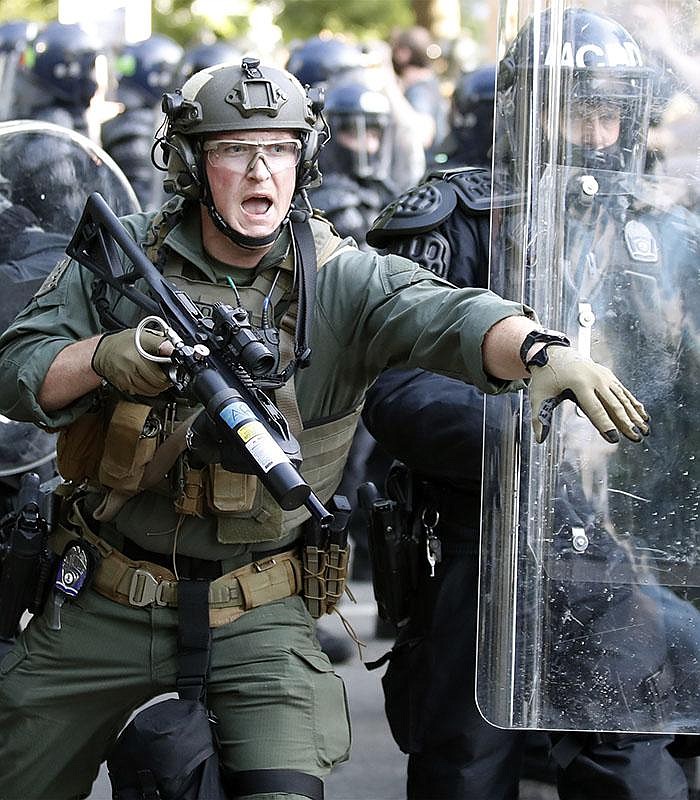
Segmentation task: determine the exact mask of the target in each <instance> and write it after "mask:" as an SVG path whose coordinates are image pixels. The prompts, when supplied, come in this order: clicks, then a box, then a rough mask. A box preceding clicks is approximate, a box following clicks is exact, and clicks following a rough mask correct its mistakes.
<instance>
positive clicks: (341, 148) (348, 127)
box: [309, 72, 396, 249]
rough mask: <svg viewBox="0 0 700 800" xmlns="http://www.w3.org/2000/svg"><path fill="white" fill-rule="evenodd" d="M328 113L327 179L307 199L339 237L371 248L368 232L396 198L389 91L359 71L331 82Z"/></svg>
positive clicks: (323, 161) (324, 157)
mask: <svg viewBox="0 0 700 800" xmlns="http://www.w3.org/2000/svg"><path fill="white" fill-rule="evenodd" d="M324 114H325V116H326V119H327V121H328V127H329V128H330V132H331V138H330V141H329V142H327V144H326V145H325V146H324V148H323V150H321V154H320V156H319V167H320V169H321V172H322V173H323V183H322V184H321V186H320V187H318V188H316V189H312V190H311V192H310V193H309V199H310V200H311V204H312V206H313V207H314V208H318V209H319V210H320V211H323V212H324V214H325V215H326V217H328V219H329V220H330V221H331V222H332V223H333V225H334V226H335V229H336V230H337V231H338V233H340V235H341V236H352V238H353V239H355V241H356V242H357V244H358V246H359V247H360V248H362V249H369V247H368V245H367V243H366V242H365V234H366V233H367V231H368V230H369V229H370V227H371V226H372V223H373V222H374V220H375V219H376V217H377V215H378V214H379V212H380V211H381V210H382V208H384V206H385V205H386V204H387V203H388V202H389V201H390V200H391V199H393V198H394V197H395V195H396V190H395V188H394V186H393V183H392V180H391V175H390V170H391V155H392V149H393V144H394V126H393V124H392V119H391V107H390V105H389V100H388V98H387V96H386V95H385V94H384V93H383V92H380V91H376V90H375V89H373V88H372V85H371V81H370V80H368V78H367V77H363V76H361V75H360V74H358V73H357V72H354V73H353V74H352V75H351V76H349V77H345V78H341V79H339V80H338V81H337V82H336V81H333V82H331V84H330V85H329V87H328V90H327V92H326V99H325V107H324Z"/></svg>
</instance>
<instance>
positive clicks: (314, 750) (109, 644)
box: [0, 212, 530, 800]
mask: <svg viewBox="0 0 700 800" xmlns="http://www.w3.org/2000/svg"><path fill="white" fill-rule="evenodd" d="M152 218H153V215H144V214H141V215H135V216H132V217H128V218H126V219H125V220H124V222H125V225H126V227H127V228H128V229H129V230H130V231H131V233H132V235H134V237H135V238H136V239H137V240H138V241H141V242H143V241H144V239H145V238H146V236H147V233H148V232H149V229H150V226H151V221H152ZM312 222H313V232H314V237H315V240H316V243H317V245H319V243H320V242H323V246H325V247H326V248H327V247H328V242H329V241H330V242H331V249H333V248H334V247H335V248H336V249H337V250H338V252H339V254H338V255H337V256H336V257H331V258H329V259H328V260H327V263H325V265H323V266H322V267H321V268H320V269H319V273H318V280H317V288H316V300H315V310H314V319H313V326H312V345H313V357H312V362H311V365H310V366H309V367H308V368H306V369H303V370H299V371H297V373H296V375H295V391H296V399H297V403H298V409H299V413H300V417H301V421H302V423H303V427H304V431H303V432H302V433H301V434H300V436H299V439H300V442H301V445H302V452H303V454H304V456H305V462H304V464H302V473H303V472H304V466H305V465H306V463H307V459H308V460H309V461H310V462H311V463H313V461H314V457H315V455H317V454H318V452H319V451H323V449H324V445H323V443H324V435H323V432H324V431H330V434H331V438H332V437H333V436H335V438H334V439H333V438H332V441H333V443H334V446H335V447H337V448H338V450H339V452H341V453H344V454H345V455H346V454H347V448H345V447H344V446H341V445H342V441H344V440H345V439H347V444H348V445H349V442H350V440H351V438H352V433H353V431H354V422H355V420H356V418H357V417H356V414H357V410H358V409H359V408H360V407H361V404H362V401H363V397H364V393H365V390H366V389H367V387H368V386H369V385H370V384H371V383H372V381H373V380H374V379H375V378H376V377H377V375H378V374H379V373H380V372H381V371H382V370H383V369H385V368H387V367H423V368H426V369H430V370H433V371H439V372H441V373H443V374H446V375H449V376H453V377H460V378H463V379H464V380H466V381H469V382H472V383H474V384H475V385H477V386H478V387H479V388H481V389H482V390H484V391H488V392H499V391H506V390H513V389H514V388H518V385H517V384H508V383H505V382H494V381H493V380H490V379H489V377H488V376H487V375H485V373H484V371H483V367H482V360H481V343H482V340H483V337H484V335H485V333H486V331H487V330H488V329H489V328H490V327H491V326H492V325H494V324H495V323H496V322H498V321H499V320H501V319H503V318H505V317H507V316H510V315H514V314H522V313H528V314H529V313H530V312H529V310H527V309H523V307H522V306H520V305H518V304H515V303H510V302H506V301H503V300H501V299H500V298H498V297H496V296H495V295H493V294H491V293H489V292H486V291H482V290H478V289H463V290H457V289H454V288H452V287H451V286H450V285H449V284H447V283H446V282H444V281H442V280H440V279H438V278H436V276H435V275H434V274H433V273H431V272H427V271H425V270H423V269H420V268H419V267H417V266H416V265H415V264H413V263H412V262H410V261H408V260H406V259H403V258H399V257H394V256H387V257H380V256H376V255H369V254H366V253H362V252H360V251H359V250H357V249H355V248H354V247H352V246H348V243H347V242H343V241H341V240H339V239H337V237H335V241H334V240H333V239H332V233H331V232H330V229H329V228H328V227H327V226H326V224H325V223H322V222H319V221H316V220H313V221H312ZM164 241H165V244H166V245H167V248H169V249H168V250H167V252H168V253H169V254H170V256H171V259H170V261H174V262H177V263H179V264H180V266H179V267H178V269H177V270H176V272H177V271H179V272H180V273H181V274H180V276H179V277H175V276H174V277H173V279H174V280H176V281H177V282H180V284H181V285H183V286H185V287H186V288H187V291H188V292H189V293H190V295H191V296H192V297H193V299H195V301H200V302H201V298H202V297H203V296H204V294H206V292H205V289H206V287H209V288H210V287H211V285H212V284H216V287H217V294H218V296H220V298H221V299H222V300H223V301H224V302H233V299H234V298H233V293H232V290H231V289H230V288H229V286H228V283H227V278H228V277H230V278H231V279H232V280H233V281H234V282H235V284H236V285H237V286H238V288H239V291H240V292H241V296H242V298H243V301H244V305H246V306H248V305H250V306H253V307H251V308H249V310H250V311H251V314H252V317H253V320H254V321H255V320H257V319H258V318H259V316H258V315H259V306H260V303H259V301H258V303H257V308H255V306H256V301H255V297H254V293H251V292H248V294H245V291H246V286H250V285H251V284H252V283H253V282H254V281H255V280H256V279H257V278H259V276H261V275H263V274H264V273H266V272H267V271H271V272H277V270H280V269H281V270H282V271H284V270H286V271H287V272H288V273H289V274H291V256H290V255H289V253H288V250H289V248H288V244H289V240H288V235H287V234H286V233H283V235H282V236H281V237H280V239H279V240H278V242H277V243H276V244H275V246H274V247H273V249H272V250H271V251H270V252H269V253H268V254H267V255H266V256H265V257H264V258H263V259H262V261H261V262H260V264H259V265H258V267H257V268H256V269H255V270H248V269H236V268H232V267H229V266H227V265H225V264H222V263H220V262H217V261H216V260H214V259H212V258H211V257H210V256H208V255H207V254H205V253H204V252H203V250H202V246H201V232H200V222H199V214H198V213H197V212H196V213H191V214H187V213H186V214H184V215H183V216H182V219H181V220H180V222H179V223H178V224H176V225H175V226H174V227H173V228H172V230H170V231H169V233H168V234H167V237H166V238H165V239H164ZM317 249H318V247H317ZM165 271H166V274H169V272H168V265H167V264H166V269H165ZM92 283H93V278H92V276H91V275H90V274H89V273H88V272H87V271H85V270H83V269H82V268H81V267H80V266H79V265H77V264H75V263H70V264H67V266H66V265H64V266H63V267H60V268H57V269H56V270H54V273H53V274H52V276H50V277H49V279H47V282H46V283H45V285H44V287H42V289H41V290H40V291H39V292H38V293H37V295H36V297H35V298H34V299H33V301H32V302H31V304H30V305H29V306H28V308H27V309H26V310H25V311H24V312H22V314H20V316H19V317H18V318H17V320H16V321H15V322H14V324H13V325H12V326H11V327H10V329H9V330H8V331H7V332H6V333H5V334H4V335H3V337H2V339H0V369H1V370H2V374H3V381H2V384H1V385H0V408H1V409H2V411H3V413H5V414H8V415H9V416H11V417H12V418H15V419H21V420H30V421H33V422H35V423H37V424H39V425H41V426H46V427H49V428H62V427H64V426H67V425H69V424H70V423H72V422H73V421H74V420H76V419H78V418H80V417H81V416H82V415H85V414H86V412H91V411H94V409H95V407H96V405H98V401H99V398H100V396H101V392H100V391H98V392H94V393H91V394H89V395H87V396H85V397H83V398H81V399H79V400H78V401H76V402H75V403H73V404H72V405H70V406H69V407H67V408H64V409H62V410H60V411H58V412H56V413H52V414H46V413H44V412H43V411H42V410H41V408H40V407H39V405H38V402H37V393H38V391H39V388H40V386H41V384H42V381H43V378H44V376H45V374H46V372H47V370H48V368H49V366H50V364H51V363H52V361H53V359H54V358H55V357H56V355H57V354H58V353H59V352H60V351H61V350H62V349H63V348H65V347H66V346H68V345H70V344H71V343H73V342H75V341H77V340H80V339H84V338H87V337H90V336H92V335H94V334H96V333H99V332H100V331H101V327H100V324H99V321H98V315H97V313H96V311H95V309H94V307H93V305H92V303H91V299H90V298H91V293H92ZM282 283H283V282H282ZM200 290H201V291H200ZM277 299H278V300H279V303H278V305H279V306H280V307H283V306H284V305H285V303H284V298H283V297H282V298H277ZM116 310H117V311H119V312H120V314H121V315H122V316H126V317H129V316H130V315H132V316H133V322H135V321H136V319H137V318H138V316H139V314H138V313H137V312H136V311H135V309H134V308H133V307H130V305H129V302H128V301H125V300H120V301H119V302H118V303H117V306H116ZM281 313H282V312H281V311H280V312H279V313H276V322H277V323H279V321H280V320H279V317H280V315H281ZM338 420H345V422H344V423H343V424H344V425H345V427H346V428H347V431H346V432H345V433H343V432H342V431H341V436H340V439H341V440H342V441H341V445H339V444H338V436H337V434H338V431H337V430H334V428H333V426H334V424H335V423H336V422H337V421H338ZM348 420H349V422H348ZM323 426H326V428H324V427H323ZM314 431H316V432H317V433H318V431H321V435H320V436H319V435H316V436H313V435H312V434H313V432H314ZM309 442H311V443H312V444H311V445H310V444H309ZM310 451H311V452H310ZM314 451H315V452H314ZM322 461H323V459H322ZM342 462H343V459H342V458H340V463H339V464H331V462H330V461H329V459H328V458H326V459H325V463H326V465H327V466H328V469H331V470H332V472H333V474H334V475H338V476H339V475H340V473H341V472H342V466H343V463H342ZM329 465H330V466H329ZM309 479H310V480H312V479H311V478H309ZM312 483H313V484H314V486H315V487H316V488H319V487H320V488H321V490H322V492H321V497H322V499H324V497H325V498H327V497H329V496H330V495H331V494H332V492H333V490H334V489H335V483H334V484H333V485H330V486H324V484H323V478H322V476H314V478H313V480H312ZM103 495H104V487H100V486H99V485H95V484H94V482H93V483H92V484H91V488H90V490H89V491H88V493H87V495H86V496H84V497H83V499H82V504H83V505H82V513H83V514H84V515H85V516H86V517H87V516H89V514H90V512H91V511H92V510H93V509H94V508H95V507H96V506H97V505H98V503H99V501H100V500H101V499H102V496H103ZM258 512H259V509H258ZM294 513H295V512H284V514H282V513H281V512H280V513H278V514H277V515H276V516H275V515H274V514H272V513H262V514H261V513H258V514H257V517H256V516H255V509H254V510H253V511H252V512H251V513H249V514H248V515H246V514H242V513H240V512H226V511H220V512H216V511H214V510H211V509H209V510H207V511H205V512H204V513H203V515H202V516H186V517H184V518H181V524H180V525H179V530H178V533H177V541H176V543H175V542H174V536H175V529H176V525H177V522H178V514H177V513H176V511H175V508H174V505H173V498H172V497H171V496H169V495H168V492H167V490H163V488H162V487H157V488H156V489H154V490H153V491H146V492H142V493H140V494H136V495H135V496H134V497H132V498H131V499H128V500H127V501H126V502H125V504H124V505H123V507H122V508H121V509H120V510H119V511H118V512H117V513H116V515H114V517H113V519H111V520H110V521H105V522H103V523H102V524H100V525H97V523H95V524H94V525H91V527H92V529H93V530H94V531H95V532H96V533H97V534H99V536H100V537H101V538H102V539H103V540H106V541H107V542H108V543H110V544H111V545H112V546H113V547H115V548H117V549H119V548H121V547H123V546H124V542H125V541H129V540H130V541H131V542H135V543H137V544H138V545H139V546H141V547H142V548H144V549H146V550H149V551H152V552H158V553H168V552H171V551H172V550H173V548H174V547H175V546H176V547H177V551H178V553H183V554H186V555H190V556H193V557H196V558H198V559H211V560H219V561H222V562H223V564H222V565H223V568H224V569H234V568H236V567H239V566H240V565H241V564H246V563H249V562H250V561H251V559H252V558H259V557H260V554H261V553H264V552H265V550H270V549H275V550H278V549H279V548H280V546H284V545H287V546H291V543H293V542H294V541H295V540H297V539H298V538H299V536H300V533H301V531H300V527H299V525H300V522H301V520H300V519H299V518H298V517H294V516H293V515H294ZM251 514H252V516H251ZM288 515H289V517H288ZM253 551H254V553H255V554H254V555H253ZM49 614H50V604H47V609H46V611H45V612H44V614H43V616H42V617H41V618H38V617H37V618H35V619H34V620H32V622H31V623H30V625H29V626H28V629H27V630H25V631H24V633H23V635H22V636H21V637H20V639H19V640H18V642H17V644H16V646H15V648H14V649H13V650H12V651H11V652H10V653H9V654H8V655H7V656H6V657H5V659H4V660H3V661H2V663H1V664H0V680H1V682H0V797H1V798H3V800H14V799H15V798H20V797H21V798H29V797H51V798H56V797H59V796H60V797H74V796H79V795H81V794H83V795H84V794H85V793H87V792H89V790H90V786H91V783H92V781H93V780H94V778H95V775H96V773H97V770H98V767H99V764H100V762H101V761H102V760H103V759H104V758H105V754H106V751H107V749H108V747H109V746H110V744H111V743H112V741H113V740H114V738H115V737H116V735H117V733H118V732H119V730H120V728H121V726H122V725H123V724H124V723H125V721H126V720H127V718H128V716H129V714H130V713H131V712H132V711H134V710H135V709H136V708H137V707H138V706H139V705H141V704H142V703H144V702H145V701H147V700H149V699H150V698H152V697H154V696H155V695H157V694H160V693H164V692H171V691H173V690H174V678H175V674H176V659H175V656H176V633H177V612H176V610H174V609H172V608H169V607H163V606H162V605H158V604H155V603H154V604H151V605H150V606H144V607H128V606H125V605H123V604H119V603H115V602H112V600H110V599H107V598H106V597H104V596H101V595H100V594H98V593H97V592H95V591H93V590H92V589H91V590H88V591H87V592H86V593H85V594H84V595H82V596H81V597H80V598H79V599H77V600H76V601H73V602H67V603H66V604H65V605H64V606H63V609H62V611H61V629H60V630H58V631H55V630H52V629H50V627H49V625H48V617H49ZM208 704H209V706H210V707H211V709H212V710H213V712H214V713H215V714H216V716H217V717H218V719H219V728H218V733H219V737H220V742H221V757H222V762H223V764H224V765H225V766H226V767H228V768H231V769H235V770H246V769H259V768H290V769H297V770H300V771H303V772H307V773H310V774H314V775H319V776H320V775H323V774H326V773H327V772H328V771H329V770H330V769H331V768H332V767H333V765H335V764H337V763H339V762H341V761H343V760H345V759H347V757H348V752H349V747H350V729H349V719H348V714H347V706H346V702H345V696H344V687H343V684H342V680H341V679H340V678H339V677H337V676H336V675H335V674H334V673H333V670H332V667H331V666H330V664H329V662H328V660H327V658H326V657H325V655H324V654H323V653H322V652H321V650H320V649H319V647H318V645H317V643H316V641H315V638H314V635H313V622H312V619H311V617H310V616H309V614H308V612H307V610H306V608H305V606H304V603H303V601H302V599H301V598H300V597H299V596H298V595H293V596H290V597H285V598H282V599H279V600H275V601H272V602H266V603H264V604H262V605H260V606H258V607H255V608H252V609H251V610H249V611H247V612H246V613H244V614H243V615H242V616H240V618H238V619H236V621H234V622H230V623H228V624H223V625H220V626H218V627H215V628H214V630H213V644H212V666H211V674H210V677H209V683H208ZM256 796H258V797H263V796H264V797H269V798H271V797H273V795H256ZM274 796H275V797H276V796H277V795H274ZM284 796H285V797H290V796H291V795H284Z"/></svg>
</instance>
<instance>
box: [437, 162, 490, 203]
mask: <svg viewBox="0 0 700 800" xmlns="http://www.w3.org/2000/svg"><path fill="white" fill-rule="evenodd" d="M438 174H439V175H440V177H441V178H442V179H443V180H444V181H447V182H448V183H449V184H450V186H452V187H453V188H454V190H455V192H456V193H457V198H458V200H459V205H460V206H461V208H462V209H463V210H465V211H471V212H472V213H477V214H487V213H488V212H489V211H491V170H488V169H484V168H483V167H465V168H461V169H453V170H446V171H444V172H442V173H438Z"/></svg>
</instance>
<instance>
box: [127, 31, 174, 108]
mask: <svg viewBox="0 0 700 800" xmlns="http://www.w3.org/2000/svg"><path fill="white" fill-rule="evenodd" d="M182 54H183V49H182V47H180V45H179V44H178V43H177V42H176V41H174V40H173V39H171V38H170V37H168V36H162V35H159V34H156V35H154V36H150V37H149V38H148V39H144V40H143V41H141V42H135V43H134V44H127V45H126V46H125V47H124V48H122V50H121V52H120V53H119V56H118V57H117V59H116V62H115V73H116V78H117V100H118V101H119V102H120V103H123V104H124V107H125V108H126V109H131V108H153V107H154V106H157V105H158V104H159V103H160V100H161V98H162V96H163V92H166V91H167V90H168V89H170V88H171V87H172V85H173V76H174V74H175V69H176V68H177V66H178V64H179V63H180V59H181V58H182Z"/></svg>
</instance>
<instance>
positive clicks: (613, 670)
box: [477, 1, 700, 733]
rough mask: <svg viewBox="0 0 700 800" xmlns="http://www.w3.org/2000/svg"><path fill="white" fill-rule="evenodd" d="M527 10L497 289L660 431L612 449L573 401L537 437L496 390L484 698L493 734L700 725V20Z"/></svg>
mask: <svg viewBox="0 0 700 800" xmlns="http://www.w3.org/2000/svg"><path fill="white" fill-rule="evenodd" d="M527 5H528V4H527V3H523V2H522V1H520V2H513V3H511V2H504V3H503V13H502V15H501V22H502V30H501V45H500V52H501V67H500V68H499V75H498V85H497V111H496V131H495V147H494V153H495V155H494V192H495V196H494V211H493V215H492V243H491V288H493V289H494V290H495V291H498V292H499V293H502V294H504V295H505V296H506V297H509V298H513V299H517V300H520V301H522V302H524V303H526V304H527V305H529V306H531V307H532V308H534V309H536V311H537V313H538V316H539V318H540V321H541V322H542V324H543V325H544V326H545V327H547V328H552V329H556V330H560V331H564V332H565V333H566V334H567V336H568V337H569V339H570V340H571V342H572V346H573V347H574V348H576V349H578V350H579V351H580V352H582V353H584V354H585V355H587V356H590V357H591V358H593V359H594V360H596V361H598V362H601V363H603V364H605V365H607V366H608V367H610V368H611V369H612V370H613V371H614V372H615V373H616V374H617V376H618V377H619V378H620V380H621V381H622V382H623V383H624V384H625V385H626V386H627V387H628V388H629V389H630V390H631V391H632V392H633V393H634V394H635V395H636V397H638V398H639V399H640V400H641V401H642V402H643V403H644V405H645V407H646V409H647V411H648V413H649V414H650V417H651V433H650V435H649V436H648V437H646V438H645V439H644V441H643V442H642V443H641V444H634V443H632V442H629V441H628V440H626V439H624V438H622V437H621V438H622V440H621V441H620V442H619V443H617V444H610V443H608V442H607V441H605V440H604V439H603V438H602V437H601V436H600V435H599V434H598V433H597V431H596V430H595V429H594V428H593V426H592V425H591V424H590V422H589V421H588V420H587V419H586V418H585V417H584V416H582V415H581V413H580V412H578V410H577V408H576V406H575V405H574V404H573V403H572V402H569V401H565V402H564V403H562V404H561V405H560V406H559V407H558V408H557V409H556V410H555V411H554V414H553V418H552V426H551V430H550V433H549V436H548V438H547V439H546V440H545V442H544V443H543V444H537V443H536V441H535V439H534V437H533V436H532V433H531V426H530V409H529V405H528V399H527V394H526V393H520V394H514V395H507V396H503V397H495V398H493V397H490V398H487V401H486V424H485V446H484V475H483V498H482V500H483V506H482V564H481V578H480V612H479V630H478V637H479V640H478V668H477V700H478V704H479V707H480V710H481V712H482V713H483V715H484V717H485V718H486V719H487V720H489V721H490V722H491V723H493V724H495V725H498V726H501V727H510V728H539V729H554V730H592V731H626V732H693V733H698V732H700V523H699V522H698V513H699V507H700V469H699V468H698V443H699V442H700V412H699V411H698V409H699V407H700V404H699V403H698V396H699V395H700V278H699V272H698V264H699V263H700V262H699V260H698V254H699V253H700V216H699V212H700V205H699V204H698V183H697V179H696V178H695V177H694V175H697V168H689V166H688V165H689V164H691V163H694V164H697V163H698V157H699V155H700V150H699V149H698V141H699V137H698V135H697V133H698V128H699V127H700V120H699V119H698V113H697V104H696V103H695V97H696V96H697V95H695V94H694V92H697V88H698V83H697V71H696V70H695V68H694V67H692V66H691V65H692V64H695V63H696V59H695V58H693V57H692V56H694V51H693V47H694V42H695V34H696V32H697V30H698V25H699V23H700V19H699V16H700V7H698V4H697V3H696V2H690V1H688V2H674V3H661V2H659V3H645V4H643V5H642V4H639V6H637V4H635V8H634V10H632V9H631V7H630V6H629V4H623V3H612V2H609V3H602V2H598V3H595V4H593V3H588V4H582V3H579V4H577V6H576V9H577V10H574V9H573V8H569V5H568V4H567V3H558V2H554V3H551V4H548V6H549V9H550V10H549V11H548V12H543V6H544V4H539V3H534V2H533V3H531V4H530V5H529V8H528V9H527V11H528V12H529V13H527V14H524V15H523V14H522V13H521V12H522V11H523V7H524V6H527ZM585 14H593V15H595V16H594V17H591V16H588V17H586V16H585ZM621 22H622V25H623V26H624V27H622V26H621ZM519 31H520V33H518V32H519ZM662 34H663V36H662ZM652 36H653V38H652ZM586 37H588V38H586ZM680 114H684V116H683V118H682V120H681V118H680V116H679V115H680ZM681 129H682V130H683V131H687V130H690V129H692V130H693V131H694V133H693V135H692V136H687V135H686V134H683V135H680V134H679V131H680V130H681Z"/></svg>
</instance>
